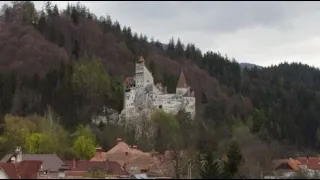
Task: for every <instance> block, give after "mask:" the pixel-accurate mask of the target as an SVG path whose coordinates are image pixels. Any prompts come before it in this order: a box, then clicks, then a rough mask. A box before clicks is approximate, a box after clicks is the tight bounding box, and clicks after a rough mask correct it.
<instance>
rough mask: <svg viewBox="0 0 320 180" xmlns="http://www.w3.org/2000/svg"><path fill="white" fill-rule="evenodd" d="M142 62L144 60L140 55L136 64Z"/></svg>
mask: <svg viewBox="0 0 320 180" xmlns="http://www.w3.org/2000/svg"><path fill="white" fill-rule="evenodd" d="M143 62H144V58H143V56H142V55H140V57H139V60H138V63H143Z"/></svg>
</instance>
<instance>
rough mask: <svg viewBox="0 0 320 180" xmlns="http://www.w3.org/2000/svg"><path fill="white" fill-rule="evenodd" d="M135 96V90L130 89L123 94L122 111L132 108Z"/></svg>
mask: <svg viewBox="0 0 320 180" xmlns="http://www.w3.org/2000/svg"><path fill="white" fill-rule="evenodd" d="M135 95H136V90H135V89H131V90H130V91H129V92H125V93H124V96H125V97H124V98H125V99H124V109H128V108H134V98H135Z"/></svg>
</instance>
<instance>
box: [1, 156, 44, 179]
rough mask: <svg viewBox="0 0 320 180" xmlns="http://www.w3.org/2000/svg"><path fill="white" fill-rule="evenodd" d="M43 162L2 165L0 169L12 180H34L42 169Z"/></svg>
mask: <svg viewBox="0 0 320 180" xmlns="http://www.w3.org/2000/svg"><path fill="white" fill-rule="evenodd" d="M41 166H42V161H31V160H29V161H22V162H20V163H0V168H1V169H3V171H4V172H5V173H6V174H7V175H8V176H9V178H10V179H34V178H37V175H38V171H39V170H40V169H41Z"/></svg>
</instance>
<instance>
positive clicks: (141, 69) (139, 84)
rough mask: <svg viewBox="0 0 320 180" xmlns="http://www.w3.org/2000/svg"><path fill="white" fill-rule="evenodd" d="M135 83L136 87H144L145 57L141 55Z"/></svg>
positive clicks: (137, 65) (137, 64)
mask: <svg viewBox="0 0 320 180" xmlns="http://www.w3.org/2000/svg"><path fill="white" fill-rule="evenodd" d="M135 76H136V77H135V83H136V87H138V88H139V87H143V82H144V80H143V79H144V78H143V77H144V58H143V57H142V56H140V57H139V60H138V62H137V63H136V75H135Z"/></svg>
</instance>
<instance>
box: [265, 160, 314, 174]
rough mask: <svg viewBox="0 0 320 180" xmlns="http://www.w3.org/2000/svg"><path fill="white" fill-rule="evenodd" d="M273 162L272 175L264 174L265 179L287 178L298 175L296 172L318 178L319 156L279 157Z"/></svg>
mask: <svg viewBox="0 0 320 180" xmlns="http://www.w3.org/2000/svg"><path fill="white" fill-rule="evenodd" d="M273 164H274V170H273V175H271V176H265V179H287V178H292V177H294V176H296V175H298V173H300V174H302V175H303V176H306V177H310V178H316V177H319V178H320V158H319V157H309V158H307V157H298V158H296V159H292V158H289V159H279V160H274V161H273Z"/></svg>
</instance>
